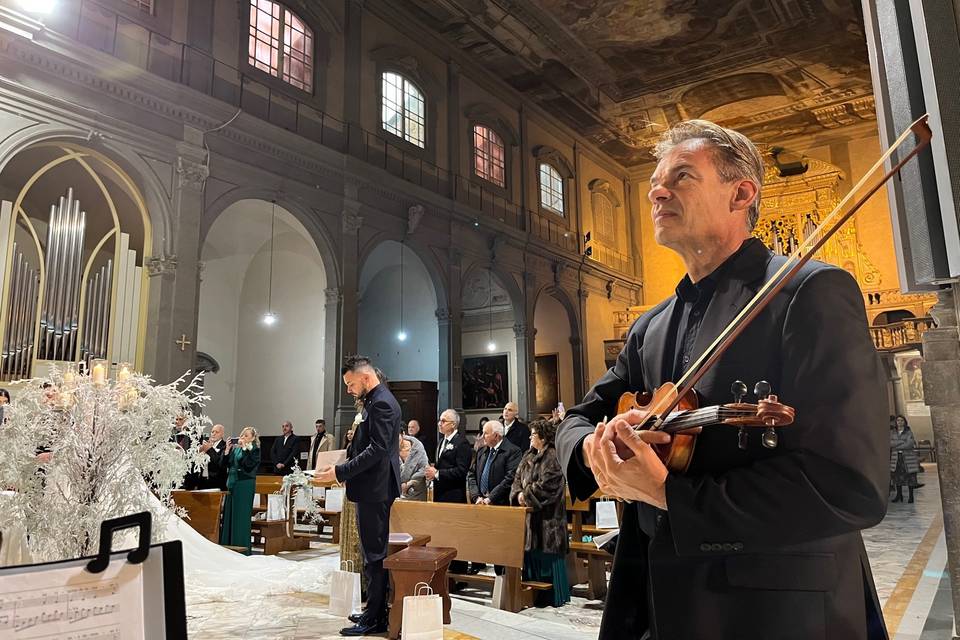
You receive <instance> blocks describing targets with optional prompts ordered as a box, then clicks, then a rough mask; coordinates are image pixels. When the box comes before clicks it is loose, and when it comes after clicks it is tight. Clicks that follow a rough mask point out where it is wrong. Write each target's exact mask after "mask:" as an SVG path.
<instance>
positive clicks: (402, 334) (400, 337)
mask: <svg viewBox="0 0 960 640" xmlns="http://www.w3.org/2000/svg"><path fill="white" fill-rule="evenodd" d="M406 339H407V332H406V331H404V330H403V329H400V333H398V334H397V340H399V341H400V342H405V341H406Z"/></svg>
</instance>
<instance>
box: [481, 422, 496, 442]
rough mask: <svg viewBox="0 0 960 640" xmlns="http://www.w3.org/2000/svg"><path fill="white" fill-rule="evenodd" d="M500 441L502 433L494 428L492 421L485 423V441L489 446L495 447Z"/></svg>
mask: <svg viewBox="0 0 960 640" xmlns="http://www.w3.org/2000/svg"><path fill="white" fill-rule="evenodd" d="M498 442H500V434H499V433H497V432H496V431H494V430H493V427H492V426H490V423H489V422H488V423H487V424H485V425H483V443H484V444H485V445H487V446H488V447H491V448H492V447H495V446H497V443H498Z"/></svg>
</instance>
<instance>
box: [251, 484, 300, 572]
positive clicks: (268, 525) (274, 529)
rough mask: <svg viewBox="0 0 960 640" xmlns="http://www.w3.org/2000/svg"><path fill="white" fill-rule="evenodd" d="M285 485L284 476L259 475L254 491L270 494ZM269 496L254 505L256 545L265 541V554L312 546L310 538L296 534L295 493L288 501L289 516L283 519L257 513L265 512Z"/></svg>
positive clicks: (265, 494) (278, 490)
mask: <svg viewBox="0 0 960 640" xmlns="http://www.w3.org/2000/svg"><path fill="white" fill-rule="evenodd" d="M282 486H283V477H282V476H261V475H258V476H257V480H256V486H255V488H254V493H255V494H256V495H258V496H268V495H270V494H272V493H279V492H280V489H281V488H282ZM267 500H268V498H266V497H263V498H261V500H260V503H261V504H262V505H263V506H261V507H254V508H253V512H254V517H253V521H252V522H251V523H250V534H251V536H252V537H253V539H254V541H255V546H260V542H261V540H262V541H263V553H264V555H268V556H269V555H274V554H277V553H280V552H281V551H303V550H304V549H309V548H310V540H309V539H308V538H305V537H303V536H297V535H295V534H294V524H296V522H295V521H296V509H294V506H293V494H292V493H291V495H290V498H289V500H288V502H287V517H286V518H284V519H281V520H261V519H257V518H256V515H258V514H260V513H263V512H265V511H266V510H267V509H266V504H267Z"/></svg>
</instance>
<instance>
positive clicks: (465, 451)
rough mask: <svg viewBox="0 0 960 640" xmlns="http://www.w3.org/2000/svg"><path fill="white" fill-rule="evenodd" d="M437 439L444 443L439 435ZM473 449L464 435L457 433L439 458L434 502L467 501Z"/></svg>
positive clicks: (434, 484) (434, 485)
mask: <svg viewBox="0 0 960 640" xmlns="http://www.w3.org/2000/svg"><path fill="white" fill-rule="evenodd" d="M437 439H438V441H439V442H443V437H442V436H440V435H439V434H438V436H437ZM472 457H473V447H471V446H470V442H468V441H467V437H466V436H465V435H463V434H462V433H456V434H454V436H453V439H452V440H451V444H450V446H447V447H444V450H443V451H441V452H440V455H439V456H437V463H436V465H435V466H436V468H437V471H439V472H440V475H439V476H438V477H437V478H436V479H435V480H434V481H433V500H434V501H435V502H461V503H465V502H466V501H467V473H468V472H469V471H470V458H472Z"/></svg>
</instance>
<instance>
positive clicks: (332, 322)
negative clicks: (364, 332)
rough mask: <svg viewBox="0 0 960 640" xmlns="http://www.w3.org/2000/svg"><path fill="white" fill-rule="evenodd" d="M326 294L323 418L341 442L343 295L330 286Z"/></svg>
mask: <svg viewBox="0 0 960 640" xmlns="http://www.w3.org/2000/svg"><path fill="white" fill-rule="evenodd" d="M323 293H324V295H325V296H326V306H325V307H324V314H325V315H324V327H323V369H324V372H325V375H324V377H323V386H324V388H323V389H321V390H320V391H321V393H322V394H323V419H324V420H326V421H327V425H328V427H329V429H330V433H332V434H334V437H335V438H337V442H338V443H339V442H342V440H341V434H340V431H339V429H338V428H337V424H338V423H337V421H336V415H337V404H338V403H337V400H338V398H339V397H340V388H341V387H342V386H343V382H342V381H341V379H340V363H341V362H343V358H342V356H341V353H340V350H339V349H338V347H339V345H340V340H339V337H340V313H341V310H340V306H341V303H342V300H343V297H342V296H341V295H340V289H338V288H336V287H330V288H327V289H324V290H323Z"/></svg>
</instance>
